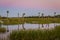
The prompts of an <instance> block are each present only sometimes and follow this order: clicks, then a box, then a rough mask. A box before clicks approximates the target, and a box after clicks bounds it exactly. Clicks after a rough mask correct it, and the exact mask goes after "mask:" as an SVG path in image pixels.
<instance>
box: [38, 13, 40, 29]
mask: <svg viewBox="0 0 60 40" xmlns="http://www.w3.org/2000/svg"><path fill="white" fill-rule="evenodd" d="M38 16H39V19H40V12H39V13H38ZM38 26H39V29H40V23H38Z"/></svg>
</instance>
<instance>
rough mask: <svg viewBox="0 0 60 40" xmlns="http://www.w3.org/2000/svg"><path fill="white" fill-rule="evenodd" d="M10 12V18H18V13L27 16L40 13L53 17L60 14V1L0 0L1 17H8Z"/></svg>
mask: <svg viewBox="0 0 60 40" xmlns="http://www.w3.org/2000/svg"><path fill="white" fill-rule="evenodd" d="M7 10H9V11H10V14H9V17H11V16H12V17H13V16H14V17H15V16H17V13H18V12H19V13H20V16H22V13H24V12H25V13H26V16H33V15H38V12H40V13H44V14H45V15H53V12H54V11H55V12H57V14H60V0H0V15H2V16H6V11H7Z"/></svg>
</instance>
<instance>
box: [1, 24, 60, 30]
mask: <svg viewBox="0 0 60 40" xmlns="http://www.w3.org/2000/svg"><path fill="white" fill-rule="evenodd" d="M59 25H60V23H55V25H54V23H51V24H49V27H48V24H43V26H44V27H42V24H27V23H25V24H24V27H25V29H38V28H39V26H40V29H48V28H49V29H50V28H54V26H59ZM2 27H5V28H6V29H7V25H2ZM8 29H9V31H12V30H18V25H8ZM19 29H23V28H22V24H20V25H19Z"/></svg>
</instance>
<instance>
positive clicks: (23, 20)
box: [22, 13, 25, 30]
mask: <svg viewBox="0 0 60 40" xmlns="http://www.w3.org/2000/svg"><path fill="white" fill-rule="evenodd" d="M24 15H25V13H23V15H22V18H23V24H22V28H23V29H24V30H25V28H24Z"/></svg>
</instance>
